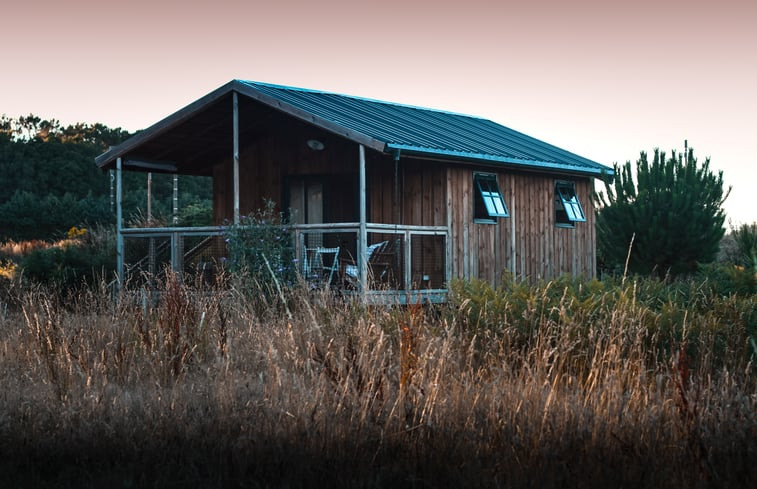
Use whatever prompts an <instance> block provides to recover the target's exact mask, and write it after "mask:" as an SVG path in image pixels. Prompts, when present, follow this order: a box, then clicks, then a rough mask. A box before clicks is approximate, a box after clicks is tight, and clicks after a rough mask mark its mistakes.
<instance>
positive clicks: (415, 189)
mask: <svg viewBox="0 0 757 489" xmlns="http://www.w3.org/2000/svg"><path fill="white" fill-rule="evenodd" d="M446 171H447V169H446V167H445V166H444V165H441V164H439V163H436V162H433V163H429V162H419V161H415V160H400V162H399V164H398V165H397V175H396V178H397V183H396V186H395V173H394V161H393V160H392V159H391V158H388V157H384V158H381V157H379V156H373V157H372V158H369V159H368V168H367V173H368V178H367V180H368V182H369V184H368V220H369V221H370V222H376V223H384V224H412V225H420V226H446V225H447V208H446V207H447V206H446V202H447V190H446V184H445V175H446ZM395 192H396V193H397V194H398V195H397V197H396V200H397V201H398V206H399V208H395V207H394V206H393V201H394V200H395V197H394V194H395Z"/></svg>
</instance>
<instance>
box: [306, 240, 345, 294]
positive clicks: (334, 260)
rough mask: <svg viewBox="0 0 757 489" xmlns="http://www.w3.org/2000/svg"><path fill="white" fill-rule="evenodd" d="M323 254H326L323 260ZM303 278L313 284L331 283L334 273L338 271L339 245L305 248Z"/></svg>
mask: <svg viewBox="0 0 757 489" xmlns="http://www.w3.org/2000/svg"><path fill="white" fill-rule="evenodd" d="M324 255H327V257H326V260H325V261H324ZM303 268H304V269H303V274H304V276H305V280H307V281H308V282H311V283H313V284H315V285H319V284H321V283H324V284H326V285H331V283H332V281H333V279H334V273H338V272H339V247H338V246H337V247H334V248H324V247H322V246H318V247H315V248H305V263H304V267H303Z"/></svg>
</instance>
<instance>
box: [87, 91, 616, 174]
mask: <svg viewBox="0 0 757 489" xmlns="http://www.w3.org/2000/svg"><path fill="white" fill-rule="evenodd" d="M232 92H236V93H239V94H240V95H241V96H243V97H248V98H250V99H253V100H256V101H258V102H260V103H262V104H265V105H267V106H269V107H272V108H274V109H276V110H279V111H282V112H284V113H286V114H289V115H290V116H293V117H296V118H298V119H300V120H303V121H305V122H307V123H309V124H313V125H315V126H317V127H321V128H323V129H325V130H327V131H330V132H333V133H335V134H339V135H341V136H343V137H346V138H348V139H350V140H352V141H355V142H357V143H360V144H364V145H366V146H367V147H370V148H372V149H375V150H377V151H382V152H385V153H389V154H393V153H396V152H398V151H399V152H400V154H401V155H404V156H420V157H429V158H435V159H444V158H446V159H452V160H456V161H468V162H478V163H482V164H488V165H502V166H506V167H510V168H524V169H535V170H551V171H556V172H561V173H566V172H567V173H577V174H584V175H593V176H598V175H600V174H602V173H606V174H609V175H612V173H613V171H612V169H611V168H609V167H607V166H604V165H601V164H599V163H597V162H595V161H591V160H589V159H586V158H583V157H581V156H578V155H576V154H574V153H571V152H570V151H566V150H564V149H561V148H558V147H557V146H553V145H551V144H548V143H545V142H544V141H540V140H538V139H536V138H533V137H531V136H527V135H525V134H523V133H520V132H518V131H514V130H512V129H510V128H507V127H505V126H503V125H501V124H497V123H495V122H492V121H490V120H487V119H482V118H480V117H473V116H469V115H463V114H456V113H452V112H445V111H441V110H435V109H425V108H422V107H414V106H410V105H402V104H396V103H390V102H382V101H379V100H372V99H367V98H361V97H353V96H348V95H339V94H335V93H328V92H322V91H317V90H308V89H303V88H294V87H286V86H281V85H271V84H268V83H260V82H252V81H242V80H232V81H231V82H229V83H227V84H225V85H223V86H222V87H220V88H218V89H216V90H214V91H213V92H211V93H209V94H207V95H206V96H204V97H202V98H200V99H198V100H196V101H195V102H193V103H191V104H189V105H188V106H186V107H184V108H183V109H181V110H179V111H177V112H175V113H174V114H172V115H170V116H168V117H166V118H165V119H163V120H162V121H160V122H157V123H156V124H154V125H153V126H151V127H149V128H147V129H145V130H144V131H141V132H139V133H138V134H136V135H135V136H134V137H132V138H130V139H128V140H127V141H125V142H123V143H122V144H121V145H119V146H117V147H115V148H111V149H110V150H109V151H106V152H105V153H103V154H102V155H100V156H98V157H97V158H95V162H96V163H97V164H98V166H100V167H101V168H111V167H113V166H114V165H115V160H116V158H117V157H122V156H131V157H136V158H137V159H139V158H144V159H145V160H146V161H149V160H151V159H152V160H161V159H169V160H171V159H173V160H174V161H178V162H179V163H181V160H187V159H193V160H198V161H199V160H202V157H203V156H204V152H207V151H210V150H212V149H215V150H216V152H218V151H221V149H220V148H221V147H223V148H226V147H227V146H226V145H227V144H229V143H228V141H226V139H225V138H228V137H230V134H231V132H230V127H229V125H230V118H229V117H227V116H226V115H225V114H226V113H227V112H226V110H227V109H225V108H223V105H224V104H226V103H228V97H229V96H230V94H231V93H232ZM181 128H183V129H181ZM182 131H183V133H182V134H179V132H182ZM193 135H194V136H193ZM195 136H199V137H200V139H202V140H200V139H197V138H195ZM181 138H183V139H181ZM212 138H215V139H218V141H216V145H215V147H211V145H212V143H211V142H210V139H212ZM195 139H197V141H194V140H195ZM179 140H181V141H182V145H179V146H177V143H176V141H179ZM172 148H173V149H172ZM216 156H217V155H216ZM185 170H186V168H185Z"/></svg>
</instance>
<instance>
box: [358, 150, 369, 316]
mask: <svg viewBox="0 0 757 489" xmlns="http://www.w3.org/2000/svg"><path fill="white" fill-rule="evenodd" d="M359 149H360V192H359V193H360V236H359V237H358V240H357V257H358V259H357V266H358V273H359V274H360V275H359V276H360V292H361V294H362V296H363V301H365V292H366V290H367V288H368V260H366V256H365V249H366V248H367V247H368V228H367V225H366V210H365V146H363V145H362V144H361V145H360V147H359Z"/></svg>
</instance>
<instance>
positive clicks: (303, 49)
mask: <svg viewBox="0 0 757 489" xmlns="http://www.w3.org/2000/svg"><path fill="white" fill-rule="evenodd" d="M71 3H73V5H70V4H71ZM524 3H525V2H512V5H510V4H508V3H507V2H490V1H484V0H468V1H465V2H460V1H455V2H451V1H449V0H447V1H445V0H438V1H434V2H430V1H429V2H426V1H415V2H411V1H398V0H385V1H360V0H352V1H346V0H345V1H329V0H323V1H321V2H313V1H307V2H306V1H301V0H293V1H286V0H284V1H278V2H274V1H272V0H271V1H266V2H256V1H249V0H248V1H233V0H213V1H208V0H201V1H194V2H193V1H189V0H184V1H174V0H170V1H160V0H152V1H144V0H133V1H131V2H111V1H109V0H100V1H93V0H86V1H73V2H60V1H50V0H39V1H37V2H24V3H23V5H22V4H21V2H19V4H17V5H13V6H4V7H3V9H2V14H1V16H0V32H1V33H2V36H3V39H4V41H5V42H4V47H3V50H2V51H0V67H2V68H1V69H2V77H0V87H1V88H2V90H0V113H4V114H7V115H9V116H13V117H15V116H18V115H24V114H28V113H34V114H36V115H39V116H41V117H44V118H56V119H59V120H60V121H61V122H63V123H64V124H65V123H73V122H102V123H104V124H107V125H109V126H112V127H117V126H120V127H123V128H125V129H129V130H136V129H141V128H144V127H147V126H149V125H150V124H152V123H154V122H156V121H158V120H160V119H161V118H163V117H165V116H167V115H169V114H171V113H173V112H174V111H176V110H178V109H179V108H181V107H182V106H184V105H186V104H187V103H189V102H192V101H193V100H195V99H197V98H199V97H200V96H202V95H204V94H205V93H207V92H209V91H211V90H213V89H215V88H217V87H218V86H220V85H222V84H224V83H226V82H227V81H229V80H231V79H233V78H241V79H249V80H257V81H264V82H270V83H279V84H284V85H293V86H300V87H307V88H314V89H321V90H329V91H335V92H339V93H347V94H353V95H360V96H365V97H370V98H377V99H383V100H390V101H395V102H403V103H409V104H413V105H421V106H427V107H435V108H440V109H445V110H451V111H455V112H463V113H468V114H473V115H478V116H482V117H486V118H489V119H492V120H494V121H496V122H499V123H501V124H504V125H506V126H508V127H511V128H513V129H516V130H519V131H522V132H525V133H527V134H529V135H532V136H534V137H537V138H539V139H543V140H545V141H547V142H550V143H552V144H555V145H557V146H560V147H563V148H565V149H568V150H570V151H573V152H575V153H578V154H580V155H582V156H585V157H587V158H591V159H593V160H596V161H598V162H600V163H604V164H607V165H612V164H613V163H614V162H625V161H626V160H633V161H635V160H636V158H637V157H638V153H639V151H640V150H646V151H648V152H651V151H652V150H653V149H654V148H655V147H659V148H660V149H664V150H666V151H667V152H669V151H670V150H671V149H677V150H682V149H683V141H684V139H688V140H689V145H691V146H693V147H694V149H695V153H696V154H697V155H698V156H699V157H700V158H701V159H703V158H704V157H705V156H710V157H711V158H712V167H713V168H715V169H716V170H722V171H723V173H724V177H725V181H726V183H727V184H728V185H731V186H733V191H732V193H731V196H730V197H729V199H728V201H727V202H726V204H725V206H724V207H725V209H726V212H727V214H728V217H729V218H730V219H731V221H732V222H733V223H734V224H738V223H744V222H754V221H757V206H755V205H754V201H755V199H754V197H753V195H754V192H755V186H757V170H756V169H755V168H757V166H756V165H755V163H756V161H755V160H757V157H756V156H755V150H754V149H752V146H753V144H754V141H755V140H756V139H757V138H756V137H755V135H756V134H757V123H756V122H755V116H757V28H755V27H754V26H755V25H757V2H753V1H752V2H748V1H742V0H723V1H720V2H701V1H697V0H693V1H687V2H684V1H669V2H664V1H661V2H654V1H648V0H639V1H636V2H620V3H618V5H615V2H609V1H596V0H595V1H583V0H579V1H573V2H561V1H551V0H550V1H539V0H535V1H531V2H528V4H527V5H524ZM67 4H68V5H67Z"/></svg>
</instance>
